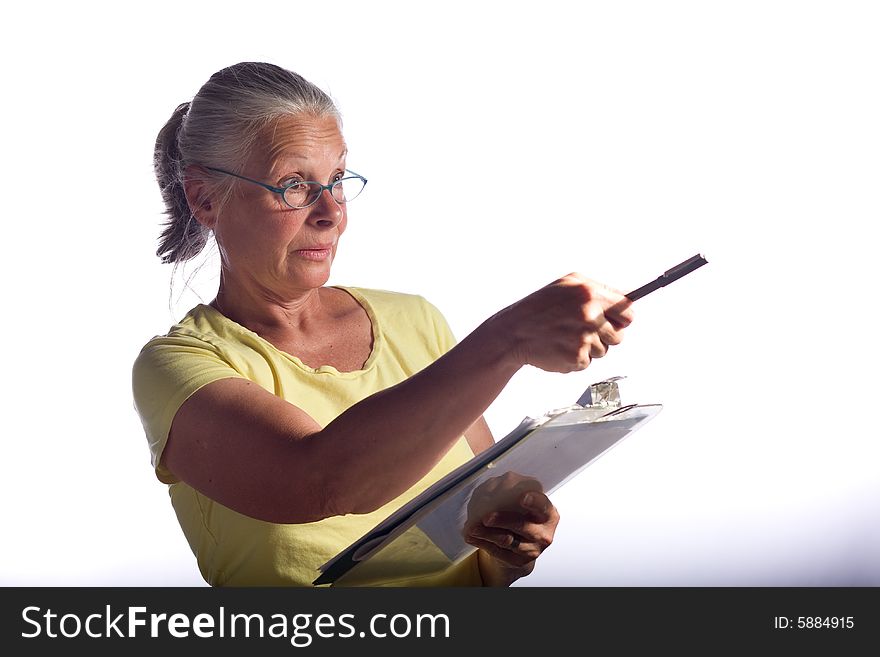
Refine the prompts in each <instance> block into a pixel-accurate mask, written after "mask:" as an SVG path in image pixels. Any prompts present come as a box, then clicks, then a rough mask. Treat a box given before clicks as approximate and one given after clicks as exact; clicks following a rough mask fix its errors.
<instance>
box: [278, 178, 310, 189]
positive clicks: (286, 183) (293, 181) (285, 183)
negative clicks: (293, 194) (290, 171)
mask: <svg viewBox="0 0 880 657" xmlns="http://www.w3.org/2000/svg"><path fill="white" fill-rule="evenodd" d="M303 182H305V181H304V180H303V179H302V178H300V177H299V176H291V177H290V178H285V179H284V180H282V181H281V183H279V185H278V186H279V187H293V188H296V187H297V186H298V185H299V184H301V183H303Z"/></svg>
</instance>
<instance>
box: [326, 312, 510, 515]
mask: <svg viewBox="0 0 880 657" xmlns="http://www.w3.org/2000/svg"><path fill="white" fill-rule="evenodd" d="M492 321H493V320H492V319H489V320H487V322H485V323H484V324H483V325H481V326H480V327H479V328H478V329H477V330H475V331H474V332H473V333H471V335H469V336H468V337H467V338H465V339H464V340H462V341H461V343H460V344H458V345H457V346H456V347H455V348H454V349H452V350H451V351H449V352H448V353H447V354H445V355H444V356H443V357H441V358H440V359H438V360H437V361H436V362H434V363H432V364H431V365H429V366H428V367H426V368H425V369H424V370H422V371H421V372H419V373H417V374H415V375H414V376H412V377H410V378H408V379H406V380H405V381H402V382H401V383H399V384H397V385H395V386H393V387H391V388H388V389H386V390H383V391H381V392H379V393H376V394H374V395H372V396H370V397H368V398H367V399H365V400H363V401H362V402H360V403H358V404H356V405H354V406H352V407H351V408H350V409H348V410H347V411H346V412H345V413H343V414H342V415H340V416H339V417H338V418H336V419H335V420H333V421H332V422H331V423H330V424H328V425H327V426H326V427H325V428H324V429H323V430H322V431H320V432H319V433H318V434H317V435H315V436H313V439H314V447H315V449H319V450H320V449H321V448H322V447H323V448H326V449H327V450H330V451H332V454H333V474H332V479H330V480H328V481H327V486H328V491H327V495H328V500H329V501H328V504H330V506H331V508H330V509H329V510H328V511H329V512H330V513H332V514H341V513H367V512H369V511H372V510H374V509H376V508H379V507H380V506H382V505H383V504H385V503H386V502H388V501H390V500H392V499H394V498H395V497H397V496H398V495H400V494H401V493H403V492H405V491H406V490H407V489H409V488H410V487H411V486H412V485H413V484H415V483H416V482H417V481H418V480H419V479H420V478H421V477H422V476H424V475H425V474H426V473H427V472H428V471H429V470H430V469H431V467H433V466H434V465H435V464H436V463H437V462H438V461H439V460H440V459H441V458H442V457H443V455H444V454H445V453H446V452H447V451H448V450H449V448H450V447H451V446H452V444H453V443H454V442H455V440H457V439H458V438H459V437H460V436H461V435H462V434H463V433H464V432H465V431H466V430H467V429H468V427H470V426H471V425H472V424H473V423H474V422H475V421H476V420H477V419H478V418H479V417H480V416H481V415H482V413H483V412H484V411H485V410H486V409H487V408H488V407H489V405H490V404H491V403H492V401H493V400H494V399H495V398H496V397H497V396H498V394H499V393H500V392H501V390H502V389H503V388H504V386H505V385H506V384H507V382H508V381H509V380H510V378H511V377H512V376H513V374H514V373H515V372H516V371H517V370H518V369H519V368H520V367H521V364H520V363H518V362H517V361H516V360H515V359H514V358H512V357H511V355H510V353H509V351H510V348H509V346H508V345H507V344H506V343H505V342H504V341H503V340H502V339H496V335H497V331H495V330H494V327H493V326H492ZM343 442H344V445H345V449H340V448H339V447H338V445H340V444H341V443H343ZM318 462H320V461H318ZM389 464H393V467H389Z"/></svg>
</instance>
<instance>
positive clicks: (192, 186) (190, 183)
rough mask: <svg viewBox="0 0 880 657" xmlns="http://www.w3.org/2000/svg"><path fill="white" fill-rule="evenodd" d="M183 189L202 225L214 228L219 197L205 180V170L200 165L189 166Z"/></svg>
mask: <svg viewBox="0 0 880 657" xmlns="http://www.w3.org/2000/svg"><path fill="white" fill-rule="evenodd" d="M183 190H184V192H185V193H186V202H187V203H188V204H189V209H190V211H191V212H192V214H193V217H195V218H196V221H198V222H199V223H200V224H202V226H204V227H205V228H211V229H213V228H214V226H215V225H216V224H217V208H218V207H219V206H218V203H217V199H216V198H214V194H213V193H212V189H211V187H210V186H209V185H208V184H207V182H205V172H204V171H203V170H202V169H201V168H200V167H187V169H186V171H185V172H184V177H183Z"/></svg>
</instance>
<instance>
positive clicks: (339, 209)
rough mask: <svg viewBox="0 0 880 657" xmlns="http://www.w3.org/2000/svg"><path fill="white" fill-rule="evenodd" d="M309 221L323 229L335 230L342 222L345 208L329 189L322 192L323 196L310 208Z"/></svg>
mask: <svg viewBox="0 0 880 657" xmlns="http://www.w3.org/2000/svg"><path fill="white" fill-rule="evenodd" d="M309 209H310V210H311V213H310V214H309V221H311V222H314V223H315V224H317V225H318V226H320V227H321V228H333V227H334V226H336V225H337V224H339V222H341V221H342V217H343V216H344V214H345V208H344V207H343V206H342V204H341V203H339V202H338V201H337V200H336V199H335V198H333V195H332V194H331V193H330V190H329V189H324V190H322V191H321V196H320V197H318V200H317V201H315V204H314V205H312V206H311V207H310V208H309Z"/></svg>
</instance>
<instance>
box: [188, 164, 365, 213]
mask: <svg viewBox="0 0 880 657" xmlns="http://www.w3.org/2000/svg"><path fill="white" fill-rule="evenodd" d="M205 168H206V169H207V170H208V171H216V172H217V173H222V174H225V175H227V176H232V177H233V178H240V179H241V180H246V181H247V182H249V183H254V184H255V185H259V186H260V187H262V188H263V189H268V190H269V191H270V192H273V193H275V194H280V195H281V200H282V201H283V202H284V205H286V206H287V207H289V208H291V209H292V210H303V209H304V208H308V207H310V206H312V205H314V204H315V203H317V202H318V200H319V199H320V198H321V196H322V195H323V194H324V190H325V189H326V190H327V191H328V192H330V196H331V197H332V198H333V200H334V201H336V202H337V203H348V201H339V200H338V199H337V198H336V197H335V196H333V188H334V187H335V186H336V185H338V184H339V183H341V182H342V181H344V180H351V179H352V178H358V179H360V180H363V181H364V187H366V186H367V179H366V178H364V177H363V176H362V175H361V174H359V173H357V172H356V171H352V170H351V169H345V172H346V173H350V174H352V175H350V176H346V177H345V178H340V179H339V180H337V181H336V182H334V183H330V184H329V185H322V184H321V183H319V182H318V181H317V180H299V181H297V182H293V183H290V184H289V185H287V186H286V187H275V186H273V185H268V184H266V183H264V182H260V181H259V180H254V179H253V178H248V177H247V176H240V175H239V174H237V173H232V172H231V171H226V170H225V169H218V168H216V167H205ZM303 183H309V184H310V185H318V186H319V187H320V188H321V191H320V193H319V194H318V195H317V196H316V197H315V200H314V201H312V202H311V203H309V204H307V205H291V204H290V203H288V202H287V199H286V198H284V193H285V192H286V191H287V190H288V189H290V188H291V187H293V186H294V185H302V184H303ZM361 192H363V187H362V188H361ZM361 192H358V195H360V193H361Z"/></svg>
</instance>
